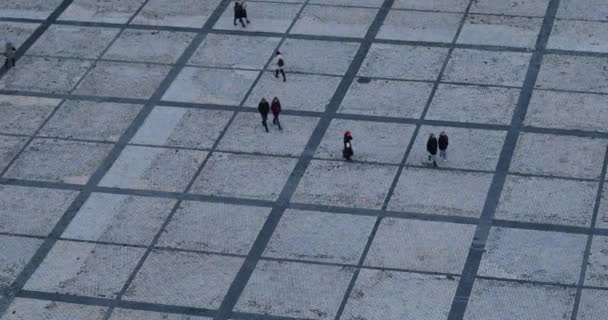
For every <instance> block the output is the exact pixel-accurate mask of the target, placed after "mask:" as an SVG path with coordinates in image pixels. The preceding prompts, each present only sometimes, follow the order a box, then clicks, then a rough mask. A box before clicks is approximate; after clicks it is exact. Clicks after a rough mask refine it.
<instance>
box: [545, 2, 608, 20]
mask: <svg viewBox="0 0 608 320" xmlns="http://www.w3.org/2000/svg"><path fill="white" fill-rule="evenodd" d="M607 12H608V2H606V1H604V0H577V1H572V0H570V1H564V2H563V3H560V5H559V9H558V10H557V17H558V18H564V19H580V20H601V21H608V14H606V13H607Z"/></svg>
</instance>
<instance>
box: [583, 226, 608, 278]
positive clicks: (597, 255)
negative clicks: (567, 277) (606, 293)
mask: <svg viewBox="0 0 608 320" xmlns="http://www.w3.org/2000/svg"><path fill="white" fill-rule="evenodd" d="M606 270H608V237H602V236H594V237H593V242H592V244H591V251H590V252H589V263H588V264H587V273H586V275H585V285H586V286H595V287H604V288H607V287H608V273H607V272H606Z"/></svg>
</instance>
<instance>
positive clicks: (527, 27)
mask: <svg viewBox="0 0 608 320" xmlns="http://www.w3.org/2000/svg"><path fill="white" fill-rule="evenodd" d="M542 22H543V19H542V18H527V17H510V16H492V15H469V16H467V20H466V21H465V24H464V26H463V28H462V32H461V34H460V36H459V37H458V41H457V42H458V43H465V44H484V45H494V46H510V47H525V48H530V49H532V48H534V45H535V44H536V38H537V37H538V32H539V31H540V26H541V24H542Z"/></svg>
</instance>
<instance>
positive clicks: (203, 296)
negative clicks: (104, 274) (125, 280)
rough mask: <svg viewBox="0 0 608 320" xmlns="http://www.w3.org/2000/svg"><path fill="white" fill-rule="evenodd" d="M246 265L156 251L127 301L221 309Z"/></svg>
mask: <svg viewBox="0 0 608 320" xmlns="http://www.w3.org/2000/svg"><path fill="white" fill-rule="evenodd" d="M242 262H243V259H241V258H235V257H222V256H215V255H207V254H197V253H188V252H167V251H153V252H152V253H151V254H150V255H149V256H148V258H147V259H146V261H145V262H144V264H143V266H142V267H141V269H140V270H139V272H138V273H137V275H136V276H135V279H134V280H133V283H131V285H130V286H129V288H128V289H127V292H126V293H125V295H124V300H130V301H141V302H153V303H161V304H170V305H177V306H187V307H197V308H210V309H217V308H218V307H219V306H220V303H221V302H222V299H223V298H224V295H225V294H226V291H228V287H229V286H230V283H231V282H232V280H233V279H234V276H235V275H236V273H237V271H238V270H239V268H240V267H241V264H242ZM159 288H162V290H159Z"/></svg>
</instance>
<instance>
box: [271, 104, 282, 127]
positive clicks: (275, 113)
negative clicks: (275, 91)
mask: <svg viewBox="0 0 608 320" xmlns="http://www.w3.org/2000/svg"><path fill="white" fill-rule="evenodd" d="M270 110H271V111H272V117H273V118H272V123H273V124H275V125H277V126H278V127H279V130H283V128H281V122H280V121H279V114H280V113H281V102H280V101H279V98H277V97H274V99H272V104H270Z"/></svg>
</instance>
